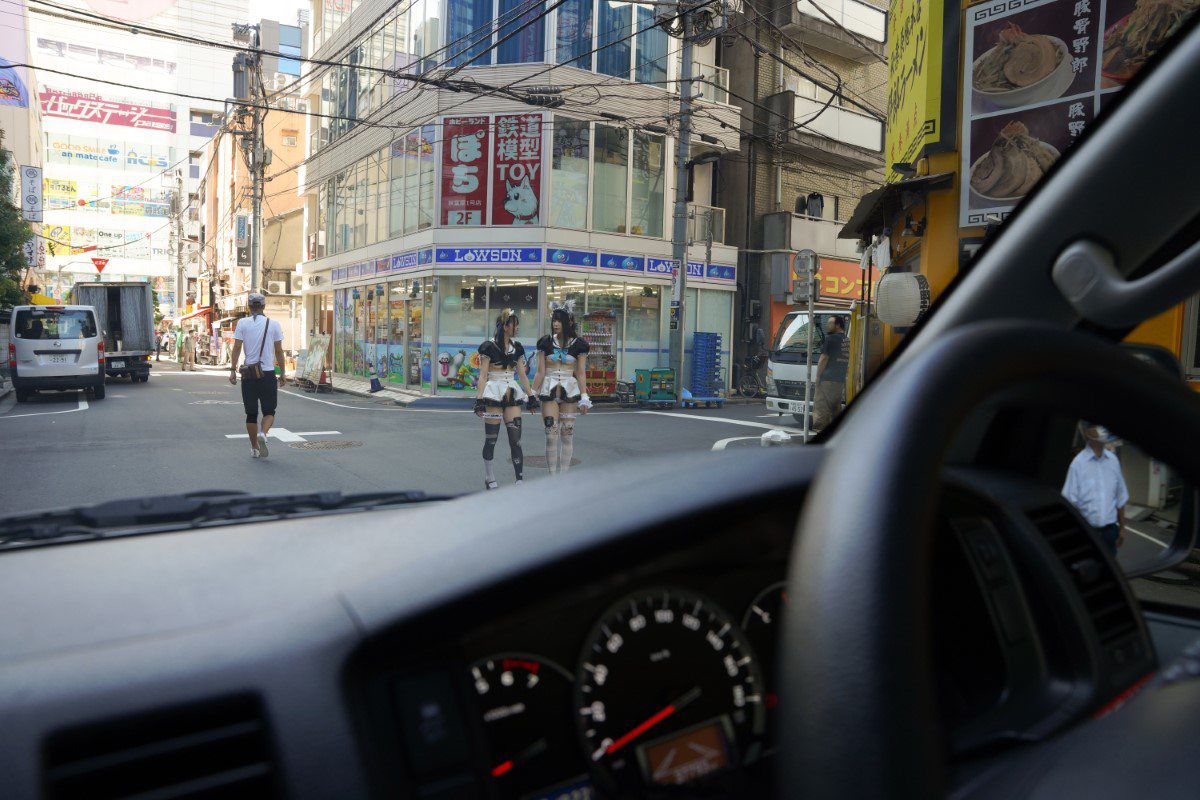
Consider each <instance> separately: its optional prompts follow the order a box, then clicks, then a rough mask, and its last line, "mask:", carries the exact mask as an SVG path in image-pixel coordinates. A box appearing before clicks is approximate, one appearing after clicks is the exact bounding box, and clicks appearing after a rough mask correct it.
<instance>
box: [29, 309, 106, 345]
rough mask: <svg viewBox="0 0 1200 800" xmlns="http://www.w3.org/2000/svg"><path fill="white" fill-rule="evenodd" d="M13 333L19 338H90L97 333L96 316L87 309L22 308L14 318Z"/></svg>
mask: <svg viewBox="0 0 1200 800" xmlns="http://www.w3.org/2000/svg"><path fill="white" fill-rule="evenodd" d="M13 335H14V336H15V337H16V338H18V339H90V338H92V337H94V336H95V335H96V317H95V315H94V314H92V312H91V311H89V310H87V309H55V308H31V309H21V310H19V311H17V312H16V315H15V317H14V320H13Z"/></svg>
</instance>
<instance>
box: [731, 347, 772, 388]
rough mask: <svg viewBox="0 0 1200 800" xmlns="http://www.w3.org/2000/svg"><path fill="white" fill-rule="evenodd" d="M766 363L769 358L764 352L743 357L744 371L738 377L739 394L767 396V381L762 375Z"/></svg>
mask: <svg viewBox="0 0 1200 800" xmlns="http://www.w3.org/2000/svg"><path fill="white" fill-rule="evenodd" d="M766 363H767V359H766V358H765V357H764V356H763V354H762V353H756V354H754V355H750V356H746V358H744V359H742V371H741V374H740V375H739V377H738V394H740V395H741V396H742V397H766V396H767V382H766V380H765V379H764V378H763V376H762V368H763V366H764V365H765V364H766Z"/></svg>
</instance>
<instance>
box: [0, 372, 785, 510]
mask: <svg viewBox="0 0 1200 800" xmlns="http://www.w3.org/2000/svg"><path fill="white" fill-rule="evenodd" d="M227 376H228V373H226V372H223V371H222V372H218V371H205V370H197V371H194V372H186V373H185V372H181V371H179V369H178V367H177V366H176V365H175V364H174V363H171V362H166V361H163V362H158V363H156V364H155V366H154V369H153V371H152V373H151V377H150V380H149V382H148V383H137V384H131V383H129V382H128V381H126V380H124V379H118V380H115V381H112V382H110V383H109V384H108V389H107V397H105V399H103V400H87V399H85V398H84V395H83V394H82V393H79V392H64V393H56V392H48V393H45V394H42V395H38V396H36V397H35V399H33V400H32V401H31V402H27V403H19V404H18V403H16V402H15V398H14V396H13V395H12V394H10V395H9V396H8V397H6V398H4V399H0V459H2V463H3V464H4V477H3V479H0V514H3V513H15V512H19V511H32V510H38V509H49V508H61V507H64V506H76V505H86V504H91V503H97V502H103V501H107V500H114V499H120V498H130V497H142V496H146V495H161V494H169V493H180V492H189V491H197V490H204V489H237V490H242V491H248V492H252V493H256V494H275V493H283V492H311V491H318V490H341V491H343V492H365V491H377V490H398V489H421V490H425V491H429V492H438V493H461V492H473V491H479V490H482V489H483V463H482V456H481V450H482V447H483V424H482V422H481V421H480V420H479V419H478V418H477V417H475V416H474V415H473V414H472V413H471V412H470V410H469V409H442V408H439V409H418V408H403V407H401V406H397V405H395V404H394V403H392V402H390V401H380V400H376V399H373V398H359V397H353V396H349V395H346V394H342V393H336V392H335V393H327V394H320V395H315V394H309V393H305V392H303V391H301V390H300V389H298V388H293V387H289V388H287V389H281V390H280V400H279V410H278V415H277V417H276V425H275V428H274V430H273V431H272V432H271V433H272V435H271V439H270V441H269V445H270V457H269V458H267V459H266V460H254V459H251V457H250V444H249V440H248V439H247V438H246V434H245V427H244V425H245V423H244V420H245V412H244V411H243V410H242V404H241V394H240V389H239V388H238V387H235V386H231V385H230V384H229V382H228V378H227ZM523 418H524V426H525V430H524V435H523V437H522V445H523V449H524V452H525V457H526V464H527V465H526V470H525V477H526V480H533V481H542V480H547V479H549V474H548V472H547V470H546V468H545V436H544V434H543V433H542V423H541V419H540V417H539V416H537V415H533V414H525V415H524V417H523ZM772 428H782V429H785V430H788V431H789V432H798V430H797V428H796V426H795V422H794V420H792V418H791V417H778V416H776V415H774V414H770V415H769V414H767V411H766V408H765V407H764V406H763V405H760V404H758V403H754V404H744V405H727V406H725V407H724V408H721V409H717V408H712V409H696V410H684V409H667V410H665V411H646V410H632V409H618V408H615V407H610V406H605V405H603V404H598V405H597V407H596V409H595V410H594V411H593V412H592V413H590V414H588V415H586V416H581V417H580V419H579V421H578V423H577V427H576V433H575V459H576V461H577V464H576V465H575V466H574V467H573V469H575V470H587V469H590V468H595V467H597V466H600V465H609V464H619V463H621V462H623V461H627V460H630V459H635V458H641V457H645V456H651V455H662V454H665V453H678V454H680V456H681V457H684V458H705V459H719V458H720V453H719V452H714V451H721V450H725V449H733V448H739V447H754V448H758V447H760V446H761V444H760V442H759V437H761V436H762V434H763V433H765V432H767V431H768V430H770V429H772ZM317 448H324V449H317ZM334 448H336V449H334ZM508 458H509V452H508V442H507V438H506V437H505V435H504V434H503V433H501V436H500V441H499V442H498V443H497V446H496V474H497V477H498V478H499V479H500V484H501V486H505V485H510V484H512V483H513V480H514V478H513V470H512V467H511V464H510V463H509V460H508Z"/></svg>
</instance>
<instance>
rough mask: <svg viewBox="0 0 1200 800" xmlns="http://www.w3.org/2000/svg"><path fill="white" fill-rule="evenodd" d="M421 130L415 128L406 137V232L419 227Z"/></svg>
mask: <svg viewBox="0 0 1200 800" xmlns="http://www.w3.org/2000/svg"><path fill="white" fill-rule="evenodd" d="M420 152H421V132H420V131H419V130H414V131H412V132H411V133H409V134H408V135H407V136H405V137H404V232H405V233H412V232H413V231H415V230H416V229H417V211H418V209H419V208H420V203H421V195H420V188H419V184H420V180H421V160H420Z"/></svg>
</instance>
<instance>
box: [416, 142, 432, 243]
mask: <svg viewBox="0 0 1200 800" xmlns="http://www.w3.org/2000/svg"><path fill="white" fill-rule="evenodd" d="M436 137H437V127H436V126H435V125H423V126H421V130H420V138H419V150H418V153H417V159H418V161H419V162H420V167H421V178H420V188H419V191H418V194H419V195H420V198H421V208H420V213H419V215H418V217H417V227H418V228H429V227H431V226H432V225H433V216H434V208H433V198H434V183H435V181H436V179H437V176H436V174H435V172H434V164H433V153H434V148H433V144H434V141H435V139H436Z"/></svg>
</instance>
